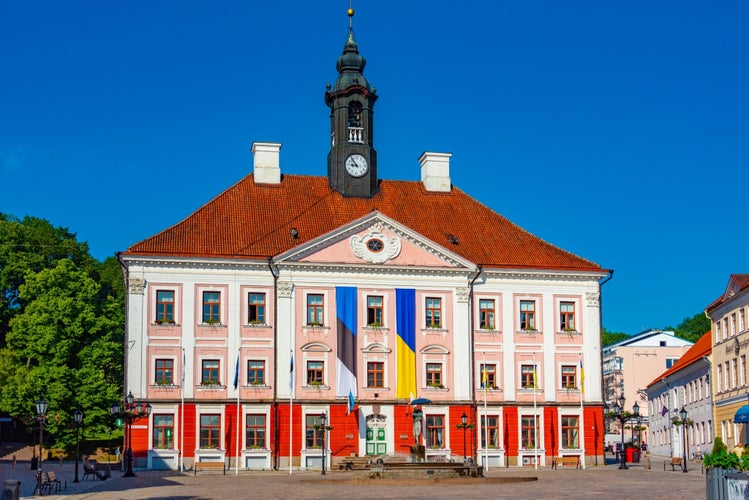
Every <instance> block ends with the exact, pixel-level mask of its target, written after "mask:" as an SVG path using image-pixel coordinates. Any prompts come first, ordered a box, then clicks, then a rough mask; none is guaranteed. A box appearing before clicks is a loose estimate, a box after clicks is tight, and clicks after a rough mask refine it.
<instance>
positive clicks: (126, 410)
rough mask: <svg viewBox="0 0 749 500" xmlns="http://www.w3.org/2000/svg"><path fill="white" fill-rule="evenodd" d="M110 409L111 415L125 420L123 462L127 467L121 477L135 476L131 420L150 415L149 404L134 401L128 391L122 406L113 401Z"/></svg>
mask: <svg viewBox="0 0 749 500" xmlns="http://www.w3.org/2000/svg"><path fill="white" fill-rule="evenodd" d="M110 411H111V413H112V416H113V417H119V418H121V419H122V420H123V421H124V422H125V434H126V436H127V450H126V451H125V464H126V467H127V468H126V470H125V473H124V474H123V475H122V477H135V473H134V472H133V421H134V420H137V419H139V418H143V417H147V416H148V415H150V414H151V404H150V403H145V402H138V403H136V402H135V398H134V396H133V393H132V392H128V393H127V396H126V397H125V399H124V401H123V407H122V408H120V403H114V404H113V405H112V407H111V408H110Z"/></svg>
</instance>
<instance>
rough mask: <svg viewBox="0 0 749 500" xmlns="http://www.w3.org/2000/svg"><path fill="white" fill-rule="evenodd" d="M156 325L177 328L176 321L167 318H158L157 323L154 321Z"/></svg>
mask: <svg viewBox="0 0 749 500" xmlns="http://www.w3.org/2000/svg"><path fill="white" fill-rule="evenodd" d="M154 324H156V325H159V326H177V322H176V321H174V320H173V319H167V318H157V319H156V321H154Z"/></svg>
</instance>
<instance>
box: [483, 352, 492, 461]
mask: <svg viewBox="0 0 749 500" xmlns="http://www.w3.org/2000/svg"><path fill="white" fill-rule="evenodd" d="M483 354H484V373H483V374H482V377H481V380H482V381H483V382H484V468H485V469H486V470H487V471H488V470H489V427H488V424H489V414H488V413H487V412H486V390H487V389H486V385H487V378H488V377H487V376H486V353H483ZM494 376H495V377H496V374H495V375H494Z"/></svg>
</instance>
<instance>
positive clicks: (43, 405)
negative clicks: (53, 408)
mask: <svg viewBox="0 0 749 500" xmlns="http://www.w3.org/2000/svg"><path fill="white" fill-rule="evenodd" d="M47 407H48V405H47V402H46V401H45V400H44V396H41V397H40V398H39V401H37V402H36V415H37V418H38V419H39V469H38V470H37V473H36V489H35V490H34V493H36V492H37V491H38V492H39V494H40V495H41V494H42V461H43V457H44V455H43V454H42V443H43V442H44V415H46V414H47ZM34 493H32V495H33V494H34Z"/></svg>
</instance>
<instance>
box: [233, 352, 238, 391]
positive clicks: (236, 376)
mask: <svg viewBox="0 0 749 500" xmlns="http://www.w3.org/2000/svg"><path fill="white" fill-rule="evenodd" d="M237 387H239V354H237V366H235V367H234V390H236V389H237Z"/></svg>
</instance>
